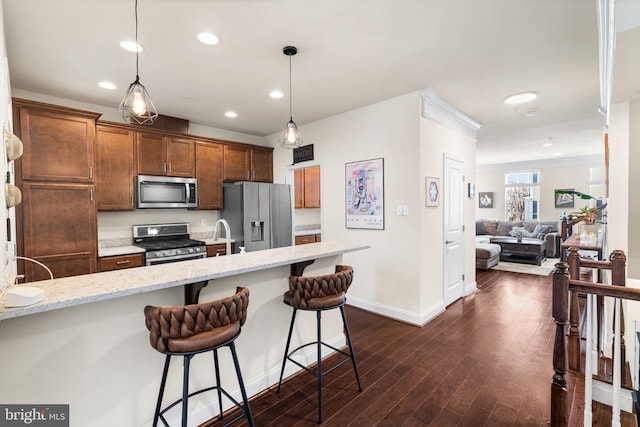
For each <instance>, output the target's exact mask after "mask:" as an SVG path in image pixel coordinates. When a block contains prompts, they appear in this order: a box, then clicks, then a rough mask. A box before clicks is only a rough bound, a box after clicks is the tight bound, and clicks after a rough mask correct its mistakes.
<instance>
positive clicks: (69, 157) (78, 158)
mask: <svg viewBox="0 0 640 427" xmlns="http://www.w3.org/2000/svg"><path fill="white" fill-rule="evenodd" d="M13 107H14V113H15V117H16V119H17V120H16V122H17V124H18V126H19V129H20V138H21V139H22V143H23V144H24V155H23V157H22V158H21V162H20V170H21V178H22V179H23V180H26V181H55V182H75V183H92V182H93V174H94V141H95V121H96V119H97V118H98V117H99V116H100V114H99V113H91V112H87V111H82V110H76V109H73V108H65V107H58V106H51V105H48V104H41V103H38V102H33V101H27V100H21V99H14V101H13ZM52 107H55V109H54V108H52Z"/></svg>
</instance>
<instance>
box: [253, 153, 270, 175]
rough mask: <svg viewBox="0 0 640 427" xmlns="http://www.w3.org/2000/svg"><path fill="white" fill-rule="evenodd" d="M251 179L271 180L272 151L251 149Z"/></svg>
mask: <svg viewBox="0 0 640 427" xmlns="http://www.w3.org/2000/svg"><path fill="white" fill-rule="evenodd" d="M251 181H259V182H273V151H271V150H257V149H251Z"/></svg>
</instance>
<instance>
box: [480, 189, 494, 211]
mask: <svg viewBox="0 0 640 427" xmlns="http://www.w3.org/2000/svg"><path fill="white" fill-rule="evenodd" d="M478 207H479V208H485V209H487V208H493V192H482V191H481V192H480V193H478Z"/></svg>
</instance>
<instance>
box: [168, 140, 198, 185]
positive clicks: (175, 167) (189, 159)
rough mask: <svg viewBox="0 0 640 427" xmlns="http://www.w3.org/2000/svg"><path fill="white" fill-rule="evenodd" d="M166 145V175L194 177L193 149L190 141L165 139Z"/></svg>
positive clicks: (192, 143)
mask: <svg viewBox="0 0 640 427" xmlns="http://www.w3.org/2000/svg"><path fill="white" fill-rule="evenodd" d="M165 142H166V145H167V175H168V176H180V177H183V178H193V177H194V176H195V163H196V162H195V155H194V153H195V149H194V142H193V140H192V139H186V138H165Z"/></svg>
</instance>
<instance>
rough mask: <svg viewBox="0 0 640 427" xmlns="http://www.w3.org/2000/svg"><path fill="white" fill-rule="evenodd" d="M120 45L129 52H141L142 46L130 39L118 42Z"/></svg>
mask: <svg viewBox="0 0 640 427" xmlns="http://www.w3.org/2000/svg"><path fill="white" fill-rule="evenodd" d="M120 47H121V48H123V49H124V50H128V51H129V52H142V46H140V45H139V44H138V43H136V42H132V41H131V40H125V41H123V42H120Z"/></svg>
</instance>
